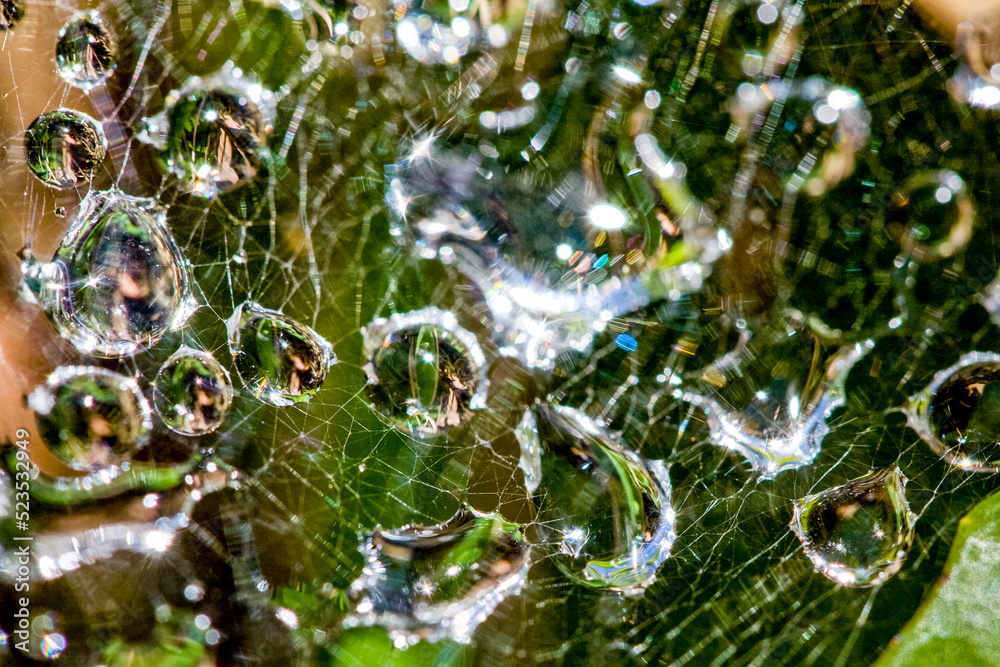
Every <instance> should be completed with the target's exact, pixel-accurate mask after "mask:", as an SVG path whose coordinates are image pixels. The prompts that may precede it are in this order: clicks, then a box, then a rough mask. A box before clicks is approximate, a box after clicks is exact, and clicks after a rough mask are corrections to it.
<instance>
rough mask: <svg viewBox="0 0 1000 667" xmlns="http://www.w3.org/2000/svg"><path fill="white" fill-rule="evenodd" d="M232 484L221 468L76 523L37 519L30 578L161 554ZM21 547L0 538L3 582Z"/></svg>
mask: <svg viewBox="0 0 1000 667" xmlns="http://www.w3.org/2000/svg"><path fill="white" fill-rule="evenodd" d="M230 483H231V482H230V480H229V474H228V473H227V472H225V471H223V470H221V469H216V470H214V471H211V472H209V471H201V472H195V473H192V474H190V475H188V476H187V479H186V483H184V484H182V485H180V486H178V487H177V488H175V489H172V490H168V491H162V492H155V493H147V494H145V495H134V494H133V495H131V496H129V497H126V498H122V499H118V500H116V501H114V504H109V503H94V502H90V503H86V504H81V505H79V506H77V507H74V510H73V521H65V520H64V519H63V520H61V516H60V515H59V514H56V515H55V516H52V515H49V516H48V517H33V519H34V521H33V522H32V538H33V539H32V542H31V556H32V557H31V559H30V561H31V562H30V563H28V568H29V572H28V575H27V578H28V579H29V580H31V581H46V580H53V579H57V578H59V577H62V576H63V575H65V574H67V573H69V572H73V571H75V570H78V569H79V568H81V567H84V566H86V565H92V564H94V563H97V562H99V561H102V560H105V559H112V558H115V557H116V556H118V557H121V555H122V552H132V553H137V554H142V555H143V556H146V557H154V556H157V555H159V554H162V553H163V552H165V551H166V550H167V549H168V548H170V545H171V543H172V542H173V540H174V539H175V537H176V535H177V533H178V532H180V531H181V530H183V529H184V528H186V527H187V526H188V525H189V523H190V519H191V514H192V512H193V510H194V508H195V505H197V503H198V502H199V501H200V500H201V498H202V497H204V496H205V495H207V494H209V493H211V492H213V491H217V490H219V489H222V488H225V487H226V486H227V485H228V484H230ZM88 500H93V498H90V499H88ZM62 516H64V515H62ZM20 544H21V543H20V542H16V541H13V540H10V539H9V537H6V536H5V537H3V538H0V580H3V581H6V582H10V583H13V580H14V577H15V573H17V572H18V565H19V563H18V562H17V561H18V556H17V547H18V546H19V545H20Z"/></svg>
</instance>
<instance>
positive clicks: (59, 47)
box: [56, 10, 118, 91]
mask: <svg viewBox="0 0 1000 667" xmlns="http://www.w3.org/2000/svg"><path fill="white" fill-rule="evenodd" d="M117 60H118V40H117V38H116V37H115V35H114V33H112V32H111V29H110V28H109V27H108V25H107V23H106V22H105V20H104V18H103V17H102V16H101V15H100V13H99V12H97V11H96V10H95V11H89V12H82V13H80V14H77V15H76V16H74V17H73V18H72V19H70V20H69V22H68V23H67V24H66V25H64V26H63V28H62V30H60V31H59V41H58V42H57V43H56V71H57V72H59V76H61V77H62V78H63V79H64V80H65V81H66V82H67V83H70V84H72V85H74V86H76V87H77V88H80V89H81V90H84V91H87V90H90V89H91V88H93V87H94V86H98V85H100V84H102V83H104V82H105V81H107V80H108V77H110V76H111V74H112V73H113V72H114V70H115V65H116V64H117Z"/></svg>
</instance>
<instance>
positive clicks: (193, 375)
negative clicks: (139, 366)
mask: <svg viewBox="0 0 1000 667" xmlns="http://www.w3.org/2000/svg"><path fill="white" fill-rule="evenodd" d="M232 402H233V386H232V382H231V381H230V379H229V371H227V370H226V369H225V368H223V367H222V366H220V365H219V362H218V361H216V360H215V357H213V356H212V355H211V354H209V353H208V352H202V351H201V350H195V349H192V348H190V347H186V346H185V347H182V348H181V349H179V350H177V352H175V353H174V354H173V355H171V357H170V358H169V359H167V360H166V362H164V364H163V366H161V367H160V371H159V373H157V375H156V383H155V385H154V389H153V405H154V406H155V407H156V412H157V413H158V414H159V415H160V418H161V419H162V420H163V423H164V424H166V425H167V426H168V427H169V428H170V429H172V430H174V431H176V432H177V433H181V434H183V435H204V434H205V433H211V432H212V431H214V430H215V429H217V428H219V426H220V425H221V424H222V420H223V419H225V417H226V412H227V411H228V410H229V406H230V404H231V403H232Z"/></svg>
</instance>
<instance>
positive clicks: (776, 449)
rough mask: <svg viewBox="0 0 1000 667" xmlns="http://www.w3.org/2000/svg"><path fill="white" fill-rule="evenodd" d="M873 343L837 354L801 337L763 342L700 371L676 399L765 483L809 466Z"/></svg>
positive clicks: (812, 338)
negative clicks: (695, 410) (699, 413)
mask: <svg viewBox="0 0 1000 667" xmlns="http://www.w3.org/2000/svg"><path fill="white" fill-rule="evenodd" d="M873 346H874V345H873V343H872V342H871V341H865V342H863V343H858V344H856V345H851V346H845V347H842V348H834V347H830V346H827V345H824V344H822V343H821V342H820V340H819V338H817V337H816V336H814V335H813V334H811V333H809V332H807V331H802V332H797V333H796V334H795V335H794V336H792V337H791V338H787V337H784V339H783V340H782V339H779V340H767V341H765V340H761V341H759V342H754V343H753V344H752V345H750V346H749V347H746V348H740V349H738V350H737V351H736V352H734V353H732V354H731V355H726V356H725V357H723V358H722V359H719V360H718V361H716V362H715V363H713V364H711V365H710V366H708V367H707V368H705V369H704V370H703V371H702V372H701V375H700V377H699V378H698V379H697V380H696V381H695V382H694V383H693V386H694V388H693V391H692V390H688V389H683V388H682V389H679V390H678V391H677V392H676V394H675V396H676V397H677V398H681V399H683V400H685V401H688V402H690V403H693V404H694V405H697V406H699V407H701V408H702V409H703V410H705V412H706V414H707V416H708V421H709V426H710V428H711V430H712V439H713V441H714V442H715V443H716V444H719V445H721V446H723V447H727V448H729V449H732V450H734V451H737V452H739V453H741V454H742V455H743V456H745V457H746V458H747V460H748V461H749V462H750V464H751V466H753V468H754V469H755V470H757V471H758V472H760V474H761V476H762V477H763V478H764V479H770V478H773V477H774V476H775V475H777V474H778V473H779V472H781V471H783V470H792V469H795V468H798V467H801V466H803V465H806V464H808V463H810V462H812V460H813V459H814V458H815V457H816V454H818V453H819V451H820V445H821V443H822V441H823V438H824V437H825V436H826V434H827V433H828V432H829V430H830V429H829V427H828V426H827V424H826V420H827V418H828V417H829V416H830V415H831V414H832V413H833V411H834V410H835V409H836V408H837V407H839V406H841V405H843V403H844V387H843V384H844V380H845V379H846V378H847V374H848V373H849V372H850V369H851V368H852V367H853V366H854V364H855V363H856V362H857V360H858V359H860V358H861V357H862V356H864V355H865V354H867V353H868V351H870V350H871V349H872V347H873Z"/></svg>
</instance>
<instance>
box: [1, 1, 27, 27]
mask: <svg viewBox="0 0 1000 667" xmlns="http://www.w3.org/2000/svg"><path fill="white" fill-rule="evenodd" d="M26 9H27V2H25V0H0V30H3V31H6V30H13V29H14V26H15V25H17V24H18V23H20V22H21V19H23V18H24V12H25V10H26Z"/></svg>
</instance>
